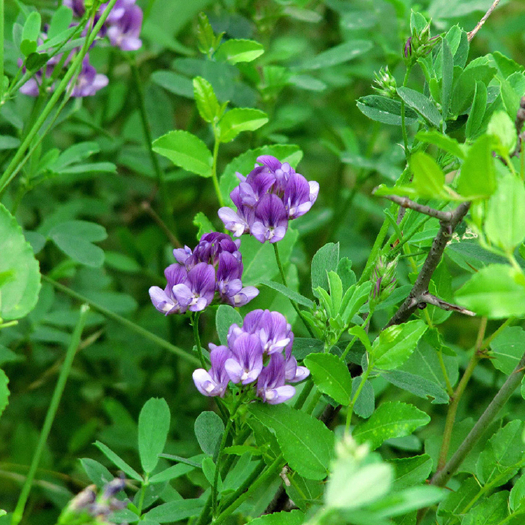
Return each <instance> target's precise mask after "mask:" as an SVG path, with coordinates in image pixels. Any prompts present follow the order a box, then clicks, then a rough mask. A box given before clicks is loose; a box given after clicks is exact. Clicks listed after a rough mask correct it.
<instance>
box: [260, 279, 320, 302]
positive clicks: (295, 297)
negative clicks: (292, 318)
mask: <svg viewBox="0 0 525 525" xmlns="http://www.w3.org/2000/svg"><path fill="white" fill-rule="evenodd" d="M261 284H264V285H265V286H268V288H272V289H273V290H276V291H278V292H279V293H281V294H283V295H284V296H285V297H288V298H289V299H290V300H292V301H295V302H296V303H297V304H302V305H303V306H306V307H307V308H310V309H311V308H313V307H314V303H313V301H311V300H310V299H308V297H305V296H304V295H301V294H300V293H299V292H296V291H294V290H291V289H290V288H288V287H287V286H284V285H283V284H281V283H276V282H275V281H268V280H267V279H263V280H262V281H261Z"/></svg>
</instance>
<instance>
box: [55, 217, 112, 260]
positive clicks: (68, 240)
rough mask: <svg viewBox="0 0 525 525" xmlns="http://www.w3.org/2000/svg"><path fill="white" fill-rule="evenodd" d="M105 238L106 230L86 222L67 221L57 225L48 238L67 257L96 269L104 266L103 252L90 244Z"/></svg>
mask: <svg viewBox="0 0 525 525" xmlns="http://www.w3.org/2000/svg"><path fill="white" fill-rule="evenodd" d="M106 237H107V233H106V229H105V228H104V227H103V226H100V225H99V224H95V223H92V222H87V221H67V222H63V223H60V224H58V225H57V226H55V227H54V228H53V229H51V231H50V232H49V234H48V238H49V239H52V240H53V242H54V243H55V244H56V245H57V246H58V247H59V248H60V249H61V250H62V251H63V252H64V253H65V254H66V255H68V256H69V257H71V258H72V259H74V260H75V261H78V262H79V263H81V264H85V265H86V266H93V267H95V268H98V267H100V266H102V264H104V251H103V250H102V249H101V248H99V247H98V246H95V245H94V244H92V243H93V242H98V241H103V240H104V239H105V238H106Z"/></svg>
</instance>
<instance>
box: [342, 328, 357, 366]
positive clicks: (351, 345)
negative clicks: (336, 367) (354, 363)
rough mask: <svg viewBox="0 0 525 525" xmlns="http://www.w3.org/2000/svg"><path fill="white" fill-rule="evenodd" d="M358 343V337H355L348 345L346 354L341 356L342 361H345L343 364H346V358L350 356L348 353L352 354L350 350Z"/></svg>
mask: <svg viewBox="0 0 525 525" xmlns="http://www.w3.org/2000/svg"><path fill="white" fill-rule="evenodd" d="M356 341H357V335H354V337H353V338H352V339H351V340H350V342H349V343H348V344H347V345H346V348H345V350H344V352H343V353H342V354H341V361H343V363H344V362H345V359H346V356H347V355H348V352H350V350H351V349H352V347H353V346H354V343H355V342H356Z"/></svg>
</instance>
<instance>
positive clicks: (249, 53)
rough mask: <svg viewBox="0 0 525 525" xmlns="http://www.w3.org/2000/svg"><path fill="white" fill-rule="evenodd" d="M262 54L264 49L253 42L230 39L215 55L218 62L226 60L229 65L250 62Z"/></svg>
mask: <svg viewBox="0 0 525 525" xmlns="http://www.w3.org/2000/svg"><path fill="white" fill-rule="evenodd" d="M263 53H264V47H263V45H262V44H259V42H256V41H255V40H245V39H237V38H232V39H231V40H226V42H224V43H223V44H222V45H221V47H219V49H218V50H217V52H216V53H215V57H216V58H218V59H219V60H226V61H227V62H229V63H230V64H237V63H238V62H252V61H253V60H255V59H256V58H257V57H259V56H261V55H262V54H263Z"/></svg>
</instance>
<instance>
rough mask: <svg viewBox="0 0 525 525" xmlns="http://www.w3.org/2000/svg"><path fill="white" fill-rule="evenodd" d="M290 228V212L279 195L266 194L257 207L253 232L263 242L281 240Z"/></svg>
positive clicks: (251, 230) (251, 228) (252, 226)
mask: <svg viewBox="0 0 525 525" xmlns="http://www.w3.org/2000/svg"><path fill="white" fill-rule="evenodd" d="M287 229H288V214H287V213H286V208H285V207H284V204H283V201H282V200H281V199H279V197H277V195H273V194H270V195H265V196H264V197H263V198H262V199H261V200H260V201H259V203H258V204H257V207H256V208H255V220H254V221H253V224H252V225H251V227H250V232H251V234H252V235H253V236H254V237H255V238H256V239H257V240H258V241H259V242H261V243H264V242H265V241H269V242H271V243H274V242H277V241H280V240H281V239H282V238H283V237H284V236H285V234H286V230H287Z"/></svg>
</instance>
